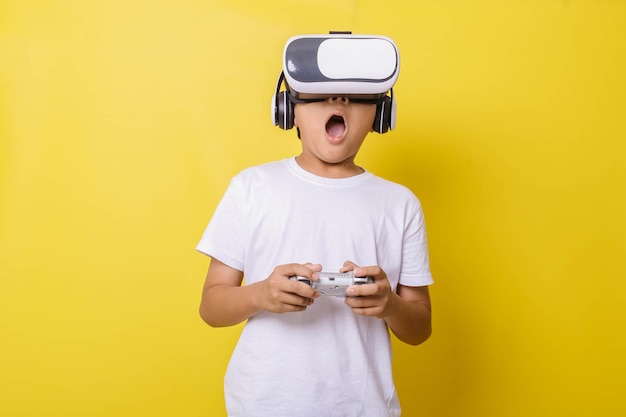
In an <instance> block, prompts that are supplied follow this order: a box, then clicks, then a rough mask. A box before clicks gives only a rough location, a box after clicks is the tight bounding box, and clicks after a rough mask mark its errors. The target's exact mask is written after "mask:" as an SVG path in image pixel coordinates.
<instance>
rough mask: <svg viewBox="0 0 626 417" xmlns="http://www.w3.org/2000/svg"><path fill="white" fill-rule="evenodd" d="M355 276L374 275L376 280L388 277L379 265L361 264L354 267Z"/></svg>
mask: <svg viewBox="0 0 626 417" xmlns="http://www.w3.org/2000/svg"><path fill="white" fill-rule="evenodd" d="M353 272H354V276H356V277H367V276H369V277H373V278H374V279H375V280H380V279H387V275H386V274H385V272H384V271H383V270H382V269H381V268H380V267H379V266H377V265H373V266H361V267H358V266H357V267H355V268H354V271H353Z"/></svg>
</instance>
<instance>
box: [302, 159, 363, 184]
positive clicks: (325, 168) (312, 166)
mask: <svg viewBox="0 0 626 417" xmlns="http://www.w3.org/2000/svg"><path fill="white" fill-rule="evenodd" d="M296 162H297V163H298V165H300V167H301V168H302V169H304V170H306V171H309V172H310V173H312V174H315V175H317V176H320V177H326V178H349V177H354V176H355V175H360V174H362V173H364V172H365V170H364V169H363V168H361V167H360V166H358V165H356V164H355V163H354V160H353V159H350V160H345V161H341V162H337V163H331V162H324V161H320V160H315V161H310V160H308V159H307V158H305V157H304V156H303V155H298V156H296Z"/></svg>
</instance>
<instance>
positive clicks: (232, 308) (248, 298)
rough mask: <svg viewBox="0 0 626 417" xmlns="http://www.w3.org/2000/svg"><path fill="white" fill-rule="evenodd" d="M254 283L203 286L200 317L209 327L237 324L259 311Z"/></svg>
mask: <svg viewBox="0 0 626 417" xmlns="http://www.w3.org/2000/svg"><path fill="white" fill-rule="evenodd" d="M255 291H256V285H255V284H252V285H244V286H236V287H233V286H228V285H214V286H211V287H209V288H205V290H204V292H203V294H202V302H201V303H200V317H202V319H203V320H204V321H205V322H206V323H207V324H208V325H209V326H211V327H225V326H233V325H235V324H239V323H241V322H243V321H245V320H247V319H249V318H250V317H252V316H254V315H255V314H257V313H258V312H259V311H260V308H259V307H258V306H257V303H256V300H255Z"/></svg>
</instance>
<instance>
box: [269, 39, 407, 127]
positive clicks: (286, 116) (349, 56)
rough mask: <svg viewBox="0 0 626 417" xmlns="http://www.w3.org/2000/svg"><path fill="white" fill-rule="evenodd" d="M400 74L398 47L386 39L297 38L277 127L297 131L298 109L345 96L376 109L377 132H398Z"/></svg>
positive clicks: (290, 47)
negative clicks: (395, 95)
mask: <svg viewBox="0 0 626 417" xmlns="http://www.w3.org/2000/svg"><path fill="white" fill-rule="evenodd" d="M399 71H400V56H399V54H398V48H397V47H396V44H395V43H394V42H393V41H392V40H391V39H390V38H388V37H385V36H378V35H353V34H351V33H350V32H341V33H337V32H331V33H330V34H328V35H300V36H294V37H291V38H289V40H287V43H286V44H285V48H284V50H283V69H282V71H281V73H280V75H279V76H278V82H277V83H276V92H275V93H274V97H273V98H272V122H273V123H274V125H275V126H278V127H280V128H281V129H291V128H293V125H294V106H295V105H296V104H300V103H310V102H315V101H324V100H326V99H327V98H328V97H336V96H342V97H348V98H349V99H350V101H351V102H354V103H371V104H376V117H375V119H374V125H373V127H372V128H373V130H374V131H376V132H378V133H385V132H387V131H388V130H393V129H394V128H395V126H396V103H395V101H394V98H393V86H394V84H395V82H396V80H397V79H398V73H399ZM283 84H285V90H283V91H281V86H282V85H283Z"/></svg>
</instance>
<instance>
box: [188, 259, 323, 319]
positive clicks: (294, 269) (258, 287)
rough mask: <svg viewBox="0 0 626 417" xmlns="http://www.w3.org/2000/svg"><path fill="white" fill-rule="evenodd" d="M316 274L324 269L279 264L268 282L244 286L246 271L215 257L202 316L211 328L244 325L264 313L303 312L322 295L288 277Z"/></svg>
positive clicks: (204, 291) (203, 294) (202, 305)
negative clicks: (258, 314) (264, 311)
mask: <svg viewBox="0 0 626 417" xmlns="http://www.w3.org/2000/svg"><path fill="white" fill-rule="evenodd" d="M316 271H317V272H319V271H321V266H319V265H312V264H305V265H300V264H288V265H279V266H277V267H276V268H275V269H274V271H273V272H272V274H271V275H270V276H269V277H268V278H267V279H265V280H263V281H259V282H255V283H253V284H250V285H244V286H242V285H241V283H242V282H243V272H241V271H239V270H237V269H234V268H231V267H230V266H228V265H226V264H224V263H222V262H220V261H219V260H217V259H214V258H213V259H211V264H210V266H209V271H208V272H207V276H206V281H205V283H204V289H203V290H202V300H201V302H200V317H202V319H203V320H204V321H205V322H206V323H207V324H208V325H210V326H212V327H223V326H232V325H235V324H238V323H241V322H242V321H245V320H247V319H249V318H250V317H252V316H254V315H255V314H257V313H259V312H260V311H263V310H266V311H271V312H274V313H286V312H293V311H302V310H304V309H306V307H307V306H309V305H311V304H312V303H313V299H314V298H317V297H318V296H319V293H318V292H317V291H316V290H314V289H313V288H311V287H310V286H309V285H306V284H304V283H302V282H295V281H290V280H289V276H291V275H301V276H306V277H309V278H311V279H313V276H312V275H313V272H316Z"/></svg>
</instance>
